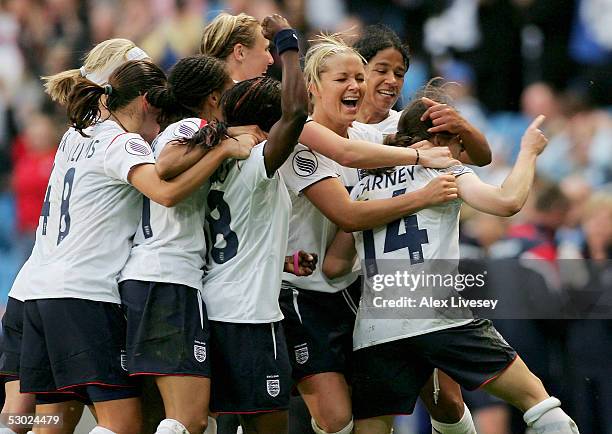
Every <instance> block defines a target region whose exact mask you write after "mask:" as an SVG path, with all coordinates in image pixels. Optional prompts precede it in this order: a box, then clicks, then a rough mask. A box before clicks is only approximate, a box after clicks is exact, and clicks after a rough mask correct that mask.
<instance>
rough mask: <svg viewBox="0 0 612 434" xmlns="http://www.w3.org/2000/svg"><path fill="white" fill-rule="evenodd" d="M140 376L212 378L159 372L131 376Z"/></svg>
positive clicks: (137, 373)
mask: <svg viewBox="0 0 612 434" xmlns="http://www.w3.org/2000/svg"><path fill="white" fill-rule="evenodd" d="M139 375H149V376H153V377H198V378H210V375H201V374H162V373H159V372H134V373H132V374H129V376H130V377H137V376H139Z"/></svg>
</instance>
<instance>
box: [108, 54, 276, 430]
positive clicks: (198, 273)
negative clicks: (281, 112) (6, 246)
mask: <svg viewBox="0 0 612 434" xmlns="http://www.w3.org/2000/svg"><path fill="white" fill-rule="evenodd" d="M231 85H232V81H231V79H230V77H229V75H228V74H227V72H226V71H225V64H224V63H223V62H221V61H220V60H217V59H215V58H214V57H210V56H191V57H187V58H184V59H182V60H180V61H179V62H178V63H177V64H176V65H175V66H174V67H173V68H172V70H171V71H170V75H169V77H168V83H167V84H166V86H165V87H163V88H155V89H152V90H151V91H149V93H148V94H147V97H148V99H149V100H150V101H151V103H152V104H153V105H154V106H156V107H159V108H160V109H161V114H160V118H161V119H162V121H161V123H162V127H165V129H164V131H163V132H162V133H161V135H160V136H158V137H157V139H156V140H155V141H154V143H153V148H154V151H153V152H154V154H155V156H156V157H157V156H159V155H160V153H161V152H162V150H163V149H165V148H166V147H167V146H175V147H176V148H177V150H178V149H180V152H181V153H182V154H184V153H185V152H187V153H191V152H192V153H194V154H198V155H199V157H200V158H201V157H202V154H206V153H207V152H208V151H209V149H210V148H209V146H202V145H199V142H200V141H202V140H204V141H206V140H207V138H206V137H205V133H207V132H208V131H207V128H205V125H207V123H208V122H213V123H214V122H215V121H218V120H219V119H221V118H222V114H221V113H220V104H219V101H220V99H221V94H222V92H223V91H224V90H225V89H226V88H228V87H230V86H231ZM241 131H250V132H252V133H253V134H257V131H256V129H255V128H251V129H246V128H243V129H241V130H240V129H236V128H233V129H232V128H230V129H229V131H228V134H230V135H234V136H235V135H237V133H240V132H241ZM263 139H264V136H263V134H260V135H259V136H258V142H259V141H261V140H263ZM186 144H187V145H186ZM196 144H198V150H195V149H192V148H193V147H194V146H195V145H196ZM189 145H192V146H191V147H189ZM185 146H187V151H185ZM198 159H199V158H198ZM159 165H160V164H158V166H159ZM161 166H162V167H161V170H160V171H161V172H167V171H168V170H169V169H171V168H169V167H165V166H164V165H163V164H162V165H161ZM172 176H174V175H172ZM205 200H206V188H205V187H201V188H200V189H198V190H197V191H196V192H194V193H192V194H191V195H190V196H189V197H187V198H186V199H184V200H183V201H181V202H180V203H179V204H177V205H176V206H174V207H170V208H167V207H165V206H162V205H159V204H157V203H155V202H151V201H150V200H149V199H148V198H145V199H144V200H143V211H142V217H141V223H140V225H139V227H138V231H137V232H136V236H135V238H134V246H133V247H132V250H131V252H130V257H129V259H128V261H127V263H126V265H125V267H124V268H123V270H122V271H121V277H120V279H119V281H120V284H119V291H120V293H121V300H122V303H123V306H124V308H125V310H126V311H127V342H126V352H127V369H128V372H129V374H130V375H131V376H140V375H153V376H155V382H156V384H157V386H158V388H159V390H160V393H161V395H162V399H163V401H164V407H165V414H166V419H165V420H163V421H162V422H161V423H160V425H159V427H158V429H157V432H158V433H160V434H161V433H183V432H185V430H186V431H188V432H190V433H193V434H196V433H201V432H203V431H204V430H205V429H206V423H207V412H208V401H209V397H210V358H209V356H208V355H209V348H208V347H209V345H208V339H209V336H208V329H209V327H208V317H207V315H206V306H205V305H204V304H203V303H202V300H201V290H202V276H203V272H202V270H203V268H204V261H205V259H204V258H205V254H206V243H205V241H204V203H205Z"/></svg>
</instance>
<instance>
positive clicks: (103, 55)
mask: <svg viewBox="0 0 612 434" xmlns="http://www.w3.org/2000/svg"><path fill="white" fill-rule="evenodd" d="M146 58H148V56H147V54H146V53H145V52H144V51H143V50H141V49H140V48H138V47H137V46H136V45H135V44H134V43H133V42H132V41H130V40H128V39H109V40H107V41H103V42H100V43H99V44H98V45H96V46H95V47H94V48H92V49H91V51H90V52H89V53H88V54H87V55H86V56H85V59H84V63H83V66H82V67H81V68H79V69H71V70H68V71H64V72H60V73H58V74H55V75H52V76H47V77H43V78H42V80H43V82H44V83H45V91H46V92H47V93H48V94H49V96H50V97H51V99H52V100H53V101H55V102H58V103H60V104H62V105H65V104H66V101H67V99H68V94H69V93H70V91H71V90H72V88H73V86H74V85H75V84H76V81H77V79H79V77H85V76H86V77H88V78H89V79H90V80H92V81H94V82H95V83H97V84H100V85H102V84H105V83H106V82H107V81H108V77H109V76H110V74H111V73H112V72H113V71H114V70H115V69H116V68H117V67H118V66H121V65H122V64H123V63H125V62H126V61H128V60H140V59H146ZM101 111H104V109H103V108H101ZM20 288H21V286H20V283H19V281H18V280H16V281H15V283H14V285H13V288H12V289H11V291H10V292H9V299H8V303H7V306H6V311H5V313H4V317H3V319H2V329H3V333H2V339H1V341H0V352H1V353H2V357H1V358H0V372H1V373H2V374H3V375H4V376H6V379H5V401H4V407H3V408H2V413H3V414H4V413H21V414H24V413H33V412H34V407H35V398H34V395H31V394H26V393H23V394H22V393H19V357H20V354H21V338H22V329H23V295H22V294H21V293H20V292H21V290H20ZM40 402H42V401H40ZM74 406H75V407H79V406H81V404H80V403H77V402H74ZM80 415H81V412H80V411H69V412H68V413H66V414H65V415H64V421H63V425H64V428H66V429H68V430H70V427H71V426H75V425H76V424H77V422H78V419H79V418H80ZM15 429H18V428H15ZM24 432H25V430H24Z"/></svg>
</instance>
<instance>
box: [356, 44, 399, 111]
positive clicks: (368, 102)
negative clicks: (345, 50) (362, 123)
mask: <svg viewBox="0 0 612 434" xmlns="http://www.w3.org/2000/svg"><path fill="white" fill-rule="evenodd" d="M405 74H406V65H405V63H404V56H403V55H402V53H400V52H399V51H398V50H397V49H395V48H392V47H391V48H386V49H384V50H381V51H379V52H378V53H376V56H374V57H372V58H371V59H370V61H369V62H368V64H367V65H366V78H367V83H368V88H367V92H366V95H365V99H364V107H367V108H368V109H369V111H370V112H374V113H380V114H384V115H387V114H388V113H389V110H390V109H391V108H392V107H393V106H394V105H395V103H396V102H397V99H398V98H399V95H400V91H401V89H402V86H403V85H404V75H405Z"/></svg>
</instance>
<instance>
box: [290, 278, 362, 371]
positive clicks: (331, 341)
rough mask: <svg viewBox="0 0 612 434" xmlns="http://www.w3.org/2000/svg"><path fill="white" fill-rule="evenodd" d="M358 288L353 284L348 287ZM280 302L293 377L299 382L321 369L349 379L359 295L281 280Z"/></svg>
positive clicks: (347, 291) (356, 284)
mask: <svg viewBox="0 0 612 434" xmlns="http://www.w3.org/2000/svg"><path fill="white" fill-rule="evenodd" d="M359 287H360V285H359V283H355V284H353V285H351V287H350V288H351V289H352V288H359ZM279 301H280V306H281V310H282V311H283V315H284V316H285V319H284V320H283V327H284V329H285V334H286V336H287V348H288V350H289V359H290V360H291V365H292V368H293V370H292V376H293V379H294V380H295V381H297V382H299V381H300V380H302V379H304V378H306V377H310V376H312V375H314V374H320V373H323V372H340V373H342V374H344V375H345V376H346V377H347V379H350V377H351V363H350V362H351V356H352V353H353V327H354V325H355V315H356V312H357V306H359V299H358V296H357V297H355V296H354V295H353V294H352V293H351V292H350V291H349V289H346V290H344V291H340V292H336V293H326V292H319V291H310V290H305V289H299V288H295V287H292V286H291V285H289V284H287V283H286V282H283V288H282V289H281V293H280V299H279Z"/></svg>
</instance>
